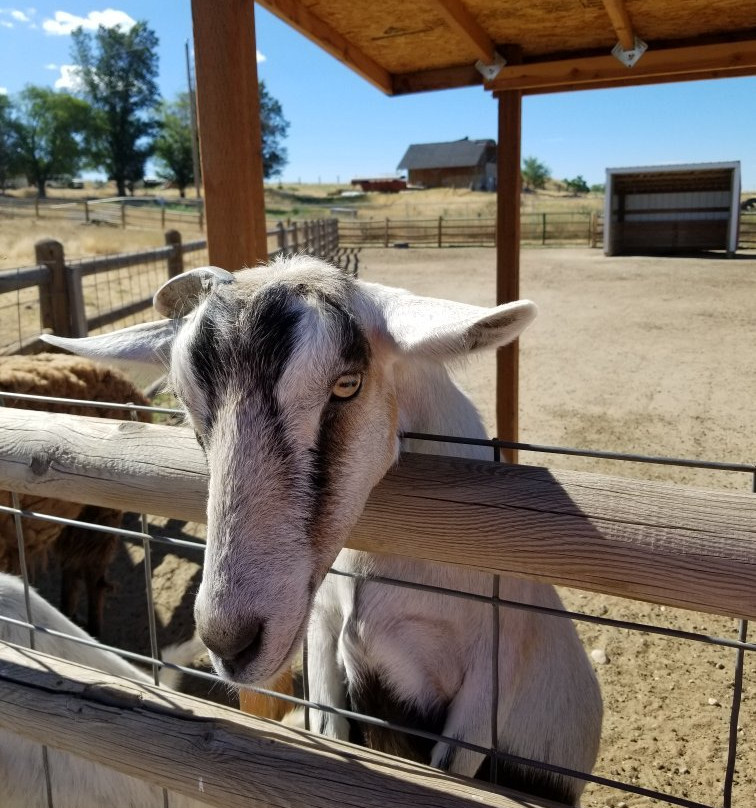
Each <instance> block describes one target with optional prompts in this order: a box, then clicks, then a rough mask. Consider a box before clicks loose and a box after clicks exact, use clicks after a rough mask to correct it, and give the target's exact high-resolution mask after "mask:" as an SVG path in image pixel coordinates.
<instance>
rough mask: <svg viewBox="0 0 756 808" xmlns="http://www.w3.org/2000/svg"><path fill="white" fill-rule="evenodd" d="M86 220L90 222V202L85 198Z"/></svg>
mask: <svg viewBox="0 0 756 808" xmlns="http://www.w3.org/2000/svg"><path fill="white" fill-rule="evenodd" d="M84 221H85V222H86V223H87V224H89V202H88V200H86V199H85V200H84Z"/></svg>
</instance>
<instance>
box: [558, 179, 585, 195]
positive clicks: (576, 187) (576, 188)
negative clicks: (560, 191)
mask: <svg viewBox="0 0 756 808" xmlns="http://www.w3.org/2000/svg"><path fill="white" fill-rule="evenodd" d="M564 184H565V186H566V187H567V190H568V191H569V192H570V193H571V194H575V195H577V194H587V193H588V192H589V191H590V190H591V189H590V188H589V187H588V183H587V182H586V181H585V180H584V179H583V176H582V174H578V175H577V177H575V179H573V180H567V179H566V180H565V181H564Z"/></svg>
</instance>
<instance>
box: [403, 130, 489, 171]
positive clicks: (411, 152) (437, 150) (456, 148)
mask: <svg viewBox="0 0 756 808" xmlns="http://www.w3.org/2000/svg"><path fill="white" fill-rule="evenodd" d="M495 146H496V141H494V140H470V139H469V138H463V139H462V140H453V141H451V142H448V143H413V144H412V145H411V146H410V147H409V148H408V149H407V151H406V152H405V154H404V157H402V160H401V162H400V163H399V165H398V166H397V168H398V169H405V170H409V169H414V170H418V169H424V168H468V167H471V166H478V165H480V164H481V162H482V161H483V160H484V158H485V155H486V152H487V151H489V150H490V149H491V148H492V147H495Z"/></svg>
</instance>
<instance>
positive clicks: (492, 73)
mask: <svg viewBox="0 0 756 808" xmlns="http://www.w3.org/2000/svg"><path fill="white" fill-rule="evenodd" d="M506 63H507V60H506V59H505V58H504V57H503V56H501V55H500V54H498V53H494V60H493V63H492V64H486V63H485V62H484V61H483V60H482V59H478V61H477V62H476V63H475V69H476V70H477V71H478V72H479V73H480V74H481V75H482V76H483V78H484V79H485V80H486V81H493V80H494V79H495V78H496V77H497V76H498V75H499V73H500V72H501V68H502V67H504V65H505V64H506Z"/></svg>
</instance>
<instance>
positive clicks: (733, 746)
mask: <svg viewBox="0 0 756 808" xmlns="http://www.w3.org/2000/svg"><path fill="white" fill-rule="evenodd" d="M14 398H15V399H18V398H25V399H30V400H33V401H36V402H38V403H41V402H46V403H48V404H65V405H69V406H73V405H81V404H87V405H90V406H92V407H93V408H103V409H108V410H112V409H118V408H120V409H122V410H123V412H124V418H129V417H130V418H132V419H136V418H137V417H138V414H140V413H141V414H143V413H144V412H145V411H147V412H152V413H154V414H155V415H156V416H162V417H165V416H169V417H170V418H171V419H173V420H179V419H180V417H181V415H182V413H181V411H180V410H177V409H175V408H172V407H144V406H134V405H128V404H117V403H107V402H89V401H73V400H70V399H54V398H53V399H51V398H47V397H40V396H20V395H19V394H8V393H0V405H4V404H9V405H12V401H9V399H14ZM404 437H407V438H413V439H415V440H424V441H427V442H428V443H429V444H430V445H433V444H435V443H438V442H445V443H450V442H453V443H471V444H475V445H486V446H488V447H490V449H491V456H492V459H494V460H497V461H498V460H500V455H501V450H502V449H517V450H519V451H528V452H534V453H537V454H539V455H548V454H553V453H559V454H568V455H574V456H576V457H586V456H588V457H594V458H600V459H602V460H605V459H611V460H616V461H618V462H632V463H639V464H643V465H648V464H654V465H658V464H664V465H669V466H688V467H691V468H706V469H709V470H713V471H717V472H737V473H740V474H744V475H746V478H747V480H748V487H749V489H750V490H751V491H753V490H756V466H754V465H749V464H731V463H720V462H709V461H696V460H685V459H681V458H664V457H649V456H643V455H631V454H627V453H621V454H619V453H611V452H594V451H590V450H579V449H570V448H564V447H552V446H538V445H534V444H525V443H512V442H507V441H497V440H490V441H480V440H474V441H468V440H465V439H461V438H451V437H449V436H439V435H421V434H416V433H412V434H407V435H405V436H404ZM0 513H4V514H8V515H10V516H12V518H13V520H14V525H15V530H16V537H17V539H18V542H19V553H20V554H21V558H22V559H24V558H25V553H24V524H25V522H26V521H27V520H41V521H44V522H48V523H53V524H56V525H60V526H61V527H66V526H68V527H75V528H81V529H88V530H90V531H91V532H93V533H94V534H96V535H99V536H101V537H102V538H103V539H105V538H107V537H109V536H115V537H117V538H118V539H119V540H120V541H121V542H122V544H123V546H132V547H138V548H141V549H142V550H143V572H144V584H143V592H144V598H145V601H146V614H147V635H148V642H147V646H148V648H149V652H148V653H139V652H138V651H136V650H134V649H133V648H132V649H128V648H126V647H122V645H119V644H106V643H103V642H100V641H97V640H86V639H81V638H78V637H72V636H70V635H62V634H59V633H58V632H55V631H52V630H51V629H46V628H44V627H41V626H38V625H36V624H35V623H34V619H33V617H34V616H33V614H31V613H28V612H27V621H26V622H25V623H24V622H20V621H17V620H13V619H12V618H9V617H6V616H2V615H0V621H2V622H6V623H8V624H12V625H17V626H20V627H22V628H27V629H29V630H30V633H31V646H32V647H33V643H34V639H33V638H34V634H35V632H40V633H45V634H50V635H54V636H60V637H61V638H65V639H68V640H70V641H72V642H79V643H84V644H88V645H94V646H96V647H99V648H102V649H104V650H106V651H112V652H115V653H117V654H119V655H120V656H122V657H123V658H124V659H127V660H129V661H131V662H134V663H138V664H141V665H144V666H146V667H147V668H148V669H151V670H152V672H153V677H154V680H155V682H156V683H158V682H159V678H158V671H159V669H160V668H163V667H168V668H172V669H174V670H178V671H180V672H182V673H184V674H185V675H186V676H187V678H188V680H195V681H199V682H204V687H205V689H206V692H207V693H208V694H209V695H210V696H211V697H212V696H213V695H215V696H217V694H218V692H219V691H221V692H223V693H225V692H226V686H225V685H224V684H223V683H222V682H221V680H220V679H218V677H216V676H215V675H214V674H213V673H212V672H210V671H208V670H203V669H197V668H194V667H187V666H184V665H174V664H170V663H166V662H164V661H162V660H161V659H160V651H159V648H160V640H161V637H160V636H159V633H160V632H159V626H158V622H159V621H158V617H157V613H158V607H157V605H156V602H157V598H156V597H155V592H154V586H155V578H154V574H153V573H154V569H153V561H154V559H153V546H155V547H162V548H163V549H164V550H170V551H171V552H172V553H175V554H177V555H179V556H181V557H184V558H187V557H188V556H191V557H193V558H195V559H196V560H197V562H198V563H201V559H202V556H203V554H204V550H205V547H204V543H203V541H202V540H201V539H200V538H195V537H191V536H190V537H188V538H177V537H176V535H175V532H176V531H175V530H173V529H172V527H171V526H170V525H168V524H166V523H163V524H161V521H160V520H156V519H150V518H148V517H146V516H141V517H139V519H138V522H137V523H136V527H135V528H129V527H104V526H100V525H96V524H93V523H91V522H86V521H81V520H80V519H75V518H74V519H72V518H67V517H61V516H54V515H51V514H48V513H43V512H40V511H35V510H28V509H24V508H23V507H21V503H20V502H19V500H18V498H15V495H14V499H13V500H12V502H11V505H10V506H5V505H0ZM163 521H164V520H163ZM27 567H28V564H27V563H26V561H25V560H24V561H23V562H22V565H21V572H22V577H23V579H24V582H25V586H26V587H28V586H29V585H30V579H31V577H32V572H31V571H30V570H29V569H27ZM134 572H136V570H134ZM329 574H330V575H334V576H348V577H350V578H354V579H358V580H360V579H361V578H362V577H361V576H358V575H355V574H354V573H351V572H345V571H344V570H341V569H339V566H338V561H337V563H336V564H335V566H334V568H332V569H331V570H330V573H329ZM491 579H492V582H491V591H490V594H489V595H484V594H475V593H466V592H460V591H455V590H451V589H447V588H444V587H436V586H428V585H422V584H416V583H410V582H406V581H401V580H396V579H389V578H376V577H372V576H371V577H370V580H371V581H372V582H374V583H380V584H382V585H385V586H387V587H402V588H409V589H414V590H418V591H423V592H430V593H433V594H436V595H443V596H445V597H451V598H455V599H463V600H466V601H470V602H477V603H481V604H488V605H490V607H491V629H492V631H493V636H494V637H498V621H499V619H500V613H501V610H502V609H505V610H506V609H516V610H526V611H537V612H540V613H544V614H547V615H549V616H550V617H553V618H554V619H562V620H565V619H566V620H572V621H575V622H576V623H584V624H593V625H600V626H604V627H609V628H612V629H615V630H618V631H622V632H636V633H641V634H643V635H655V636H659V637H663V638H665V639H667V640H669V641H681V642H685V643H696V644H699V645H701V646H705V647H713V648H719V649H730V650H733V651H734V652H735V663H734V667H733V672H732V704H731V707H730V713H729V716H730V717H729V722H728V738H727V759H726V761H725V762H724V766H723V770H722V776H721V779H722V784H723V785H722V801H721V802H720V803H704V802H700V801H697V800H695V799H694V798H691V797H690V796H689V795H688V794H687V793H685V789H684V788H681V793H674V794H673V793H664V792H661V791H658V790H654V789H651V788H648V787H645V786H644V785H643V784H642V783H638V782H630V781H629V780H628V779H622V778H619V777H609V776H606V775H604V774H595V773H591V772H576V771H572V770H569V769H564V768H561V767H558V766H553V765H550V764H546V763H543V762H541V761H533V760H529V759H525V758H519V757H517V756H514V755H510V754H507V753H505V752H503V751H501V750H499V749H497V735H498V733H497V728H496V716H497V715H498V704H497V700H496V696H497V695H498V692H499V681H498V680H499V671H498V652H497V651H498V649H496V648H495V647H494V650H493V652H492V665H491V686H492V694H494V698H492V705H491V718H492V733H491V743H490V745H487V746H479V745H476V744H472V743H469V742H465V741H462V740H460V739H458V738H452V737H447V736H444V735H442V734H436V733H432V732H425V731H423V730H419V729H417V728H410V727H405V726H400V725H398V724H395V723H393V722H388V721H384V720H382V719H378V718H376V717H374V716H367V715H364V714H358V713H355V712H352V711H350V710H345V709H339V708H334V707H330V706H328V705H322V704H318V703H315V702H313V701H311V700H309V698H308V692H309V687H308V684H307V675H306V671H307V666H306V664H305V665H304V671H303V677H304V682H303V686H302V694H301V695H287V694H279V693H276V692H274V691H270V690H267V689H264V688H252V689H253V690H255V691H256V692H258V693H262V694H263V695H267V696H270V697H272V698H276V699H279V700H282V701H284V702H286V703H288V704H291V705H295V706H299V707H302V708H304V710H305V717H306V718H305V720H307V715H308V713H309V710H310V709H317V710H320V711H323V712H328V713H333V714H336V715H339V716H343V717H344V718H346V719H348V720H350V721H359V722H363V723H369V724H372V725H374V726H380V727H383V728H385V729H390V730H395V731H399V732H405V733H408V734H412V735H415V736H418V737H422V738H425V739H428V740H431V741H433V742H443V743H446V744H448V745H450V746H453V747H458V748H464V749H469V750H472V751H474V752H477V753H480V754H481V755H484V756H486V757H487V758H488V759H490V760H493V759H507V760H512V761H515V762H517V763H521V764H524V765H527V766H530V767H533V768H537V769H541V770H547V771H553V772H557V773H561V774H567V775H570V776H574V777H580V778H581V779H583V780H584V781H586V782H587V783H592V784H595V785H596V786H599V787H602V788H605V789H607V790H611V791H610V792H609V793H611V794H614V795H616V794H618V793H620V794H621V793H625V794H632V795H635V796H637V797H639V798H642V799H644V800H656V801H659V802H662V803H664V804H667V805H676V806H683V808H720V807H721V808H731V806H732V805H733V804H734V803H733V793H734V790H735V785H736V772H737V760H738V744H739V733H740V730H741V727H739V711H740V707H741V703H742V701H743V694H744V680H745V679H746V678H747V677H746V672H745V667H746V666H745V659H746V655H747V654H751V655H752V654H753V653H754V652H756V643H754V642H749V641H748V639H747V623H746V622H745V621H740V622H739V625H738V636H737V637H726V636H724V637H722V636H714V635H711V634H709V633H705V632H703V631H690V630H682V629H676V628H672V627H670V626H664V625H655V624H652V623H644V622H636V621H631V620H622V619H614V618H612V617H608V616H606V615H597V614H589V613H586V612H580V611H575V610H559V609H553V608H545V607H541V606H535V605H532V604H528V603H521V602H516V601H512V600H510V599H506V598H502V597H500V594H499V580H498V576H491ZM27 607H28V598H27ZM176 639H177V638H175V637H174V638H172V640H173V641H175V640H176ZM750 658H751V659H753V657H750ZM720 664H721V663H720ZM43 754H46V752H43ZM495 769H496V767H495V766H491V771H493V772H495ZM49 776H50V775H49V771H48V777H49ZM501 785H506V784H501ZM164 798H165V797H164ZM48 803H49V805H51V806H53V808H54V801H53V799H52V791H51V788H50V786H49V785H48ZM615 804H616V803H615Z"/></svg>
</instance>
